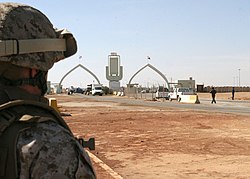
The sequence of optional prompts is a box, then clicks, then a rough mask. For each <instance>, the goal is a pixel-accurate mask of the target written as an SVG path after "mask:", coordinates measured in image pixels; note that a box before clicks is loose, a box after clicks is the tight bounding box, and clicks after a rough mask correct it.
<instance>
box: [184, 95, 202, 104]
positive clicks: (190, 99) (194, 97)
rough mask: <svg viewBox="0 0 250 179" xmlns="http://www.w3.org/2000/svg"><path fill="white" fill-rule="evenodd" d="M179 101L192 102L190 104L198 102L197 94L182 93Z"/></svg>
mask: <svg viewBox="0 0 250 179" xmlns="http://www.w3.org/2000/svg"><path fill="white" fill-rule="evenodd" d="M180 102H181V103H192V104H200V101H199V98H198V95H182V96H181V100H180Z"/></svg>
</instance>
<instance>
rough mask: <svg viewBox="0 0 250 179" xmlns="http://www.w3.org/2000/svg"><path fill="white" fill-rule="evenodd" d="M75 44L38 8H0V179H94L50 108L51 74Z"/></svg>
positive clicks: (0, 5) (89, 166)
mask: <svg viewBox="0 0 250 179" xmlns="http://www.w3.org/2000/svg"><path fill="white" fill-rule="evenodd" d="M76 51H77V47H76V41H75V39H74V37H73V35H72V34H71V33H69V32H68V31H66V30H62V31H56V30H55V29H54V28H53V25H52V24H51V22H50V21H49V20H48V18H47V17H46V16H45V15H44V14H42V13H41V12H40V11H38V10H37V9H35V8H33V7H30V6H27V5H23V4H17V3H0V179H2V178H8V179H12V178H13V179H14V178H21V179H29V178H60V179H61V178H62V179H63V178H95V173H94V170H93V167H92V164H91V161H90V158H89V156H88V154H87V153H86V152H85V151H84V150H83V148H82V147H81V146H80V144H79V143H78V142H77V140H75V138H74V136H73V135H72V132H71V131H70V129H69V128H68V126H67V125H66V123H65V122H64V120H63V119H62V118H61V117H60V115H59V114H58V113H57V112H56V111H55V110H53V109H52V108H51V107H49V105H48V100H47V99H46V98H45V97H44V94H45V93H46V91H47V72H48V70H49V69H50V68H51V67H52V66H53V64H54V63H55V62H57V61H59V60H62V59H64V58H66V57H69V56H71V55H73V54H75V53H76Z"/></svg>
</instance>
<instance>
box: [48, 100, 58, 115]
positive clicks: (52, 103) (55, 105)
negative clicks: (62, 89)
mask: <svg viewBox="0 0 250 179" xmlns="http://www.w3.org/2000/svg"><path fill="white" fill-rule="evenodd" d="M49 105H50V106H51V107H52V108H54V109H55V110H56V111H58V112H59V110H58V107H57V100H56V98H49Z"/></svg>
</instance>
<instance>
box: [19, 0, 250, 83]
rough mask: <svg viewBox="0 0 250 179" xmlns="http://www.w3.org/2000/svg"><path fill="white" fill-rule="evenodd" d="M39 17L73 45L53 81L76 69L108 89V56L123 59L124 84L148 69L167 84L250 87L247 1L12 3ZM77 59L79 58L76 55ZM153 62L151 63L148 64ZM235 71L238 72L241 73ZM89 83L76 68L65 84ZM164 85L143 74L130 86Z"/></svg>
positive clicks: (51, 74) (57, 0)
mask: <svg viewBox="0 0 250 179" xmlns="http://www.w3.org/2000/svg"><path fill="white" fill-rule="evenodd" d="M15 2H20V3H24V4H29V5H31V6H34V7H35V8H37V9H39V10H40V11H42V12H43V13H44V14H46V15H47V17H48V18H49V19H50V20H51V22H52V23H53V24H54V26H55V27H57V28H67V29H68V30H70V31H71V32H72V33H73V34H74V36H75V37H76V39H77V43H78V52H77V54H76V55H74V56H72V57H70V58H68V59H66V60H64V61H61V62H59V63H56V64H55V65H54V67H53V68H52V69H51V70H50V72H49V80H50V81H51V82H59V81H60V80H61V78H62V77H63V75H64V74H65V73H67V72H68V71H69V70H71V69H72V68H74V67H75V66H76V65H78V64H79V63H80V64H82V65H84V66H85V67H86V68H88V69H89V70H90V71H92V72H93V73H94V74H96V76H97V77H98V78H99V80H100V81H101V83H102V84H104V85H107V86H108V80H107V79H106V74H105V66H107V65H108V55H109V54H110V52H117V53H118V54H119V55H120V56H121V65H122V66H123V68H124V74H123V79H122V80H121V84H123V85H125V84H126V83H127V82H128V81H129V79H130V78H131V77H132V76H133V74H134V73H135V72H137V71H138V70H139V69H140V68H142V67H143V66H144V65H146V64H147V63H150V64H151V65H153V66H154V67H156V68H157V69H159V70H160V71H161V72H162V73H163V74H164V75H166V77H167V79H168V81H175V80H178V79H188V78H189V77H193V79H195V80H196V83H198V84H204V85H205V86H208V85H215V86H228V85H239V76H240V85H244V86H250V80H249V77H250V70H249V69H250V1H249V0H106V1H105V0H89V1H87V0H71V1H66V0H64V1H62V0H50V1H45V0H16V1H15ZM80 56H82V58H81V59H80V58H79V57H80ZM146 56H150V57H151V60H147V59H146ZM239 69H240V70H239ZM93 80H94V78H93V77H92V76H91V75H90V74H89V73H87V72H86V71H84V70H82V69H80V68H79V69H77V70H76V71H74V72H73V73H72V74H71V75H69V76H67V77H66V78H65V80H64V81H63V86H64V87H67V86H70V85H74V86H81V87H86V85H87V84H89V83H91V82H93ZM133 82H134V83H140V84H142V85H143V86H145V85H152V84H163V83H164V82H163V79H162V78H161V77H160V76H159V75H158V74H156V73H155V72H154V71H152V70H151V69H148V68H146V69H145V70H144V71H142V72H141V73H139V74H138V76H136V77H135V78H134V80H133Z"/></svg>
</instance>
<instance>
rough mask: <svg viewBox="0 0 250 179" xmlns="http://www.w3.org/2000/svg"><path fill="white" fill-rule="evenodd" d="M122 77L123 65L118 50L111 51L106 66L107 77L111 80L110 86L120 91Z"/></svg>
mask: <svg viewBox="0 0 250 179" xmlns="http://www.w3.org/2000/svg"><path fill="white" fill-rule="evenodd" d="M122 77H123V67H122V66H121V65H120V55H118V54H117V53H116V52H111V54H110V55H109V56H108V66H106V78H107V80H109V88H110V89H113V90H114V91H119V90H120V80H121V79H122Z"/></svg>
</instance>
